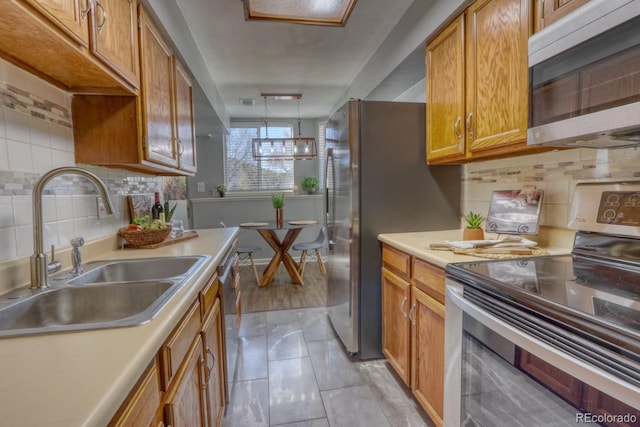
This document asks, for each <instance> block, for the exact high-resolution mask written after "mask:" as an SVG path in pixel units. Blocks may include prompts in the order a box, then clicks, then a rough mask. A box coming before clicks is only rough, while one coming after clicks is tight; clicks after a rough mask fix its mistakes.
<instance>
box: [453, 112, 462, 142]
mask: <svg viewBox="0 0 640 427" xmlns="http://www.w3.org/2000/svg"><path fill="white" fill-rule="evenodd" d="M461 121H462V117H460V116H458V119H457V120H456V122H455V124H454V125H453V131H454V132H455V133H456V137H457V138H458V139H462V133H461V132H460V122H461Z"/></svg>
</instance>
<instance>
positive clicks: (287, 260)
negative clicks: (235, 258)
mask: <svg viewBox="0 0 640 427" xmlns="http://www.w3.org/2000/svg"><path fill="white" fill-rule="evenodd" d="M316 224H317V221H311V220H297V221H296V220H292V221H283V223H282V225H280V226H279V225H278V224H277V223H276V221H261V222H245V223H242V224H240V228H244V229H247V230H256V231H257V232H258V233H260V235H261V236H262V238H263V239H264V240H265V241H266V242H267V243H268V244H269V246H271V248H272V249H273V250H274V252H275V253H274V254H273V257H272V258H271V261H270V262H269V264H268V265H267V268H265V270H264V272H263V273H262V279H261V280H260V284H259V285H258V286H260V287H262V286H267V285H268V284H269V283H271V281H272V280H273V276H274V275H275V273H276V271H277V270H278V267H279V266H280V264H281V263H282V264H283V265H284V267H285V268H286V269H287V273H289V277H290V278H291V281H292V282H293V283H294V284H296V285H304V282H303V281H302V276H301V275H300V269H299V266H298V263H297V262H296V261H295V260H294V259H293V257H292V256H291V255H290V254H289V249H290V248H291V246H292V245H293V243H294V242H295V241H296V239H297V238H298V235H299V234H300V232H301V231H302V230H303V229H304V228H305V227H310V226H312V225H316ZM282 230H286V232H287V233H286V234H285V236H284V238H283V239H282V240H280V237H279V236H278V234H277V233H276V232H277V231H282Z"/></svg>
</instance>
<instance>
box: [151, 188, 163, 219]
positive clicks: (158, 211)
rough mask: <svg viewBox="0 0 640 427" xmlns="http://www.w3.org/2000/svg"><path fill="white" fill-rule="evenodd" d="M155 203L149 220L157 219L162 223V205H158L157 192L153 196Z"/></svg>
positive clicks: (158, 195)
mask: <svg viewBox="0 0 640 427" xmlns="http://www.w3.org/2000/svg"><path fill="white" fill-rule="evenodd" d="M154 197H155V203H154V205H153V206H152V207H151V218H152V219H159V220H160V221H162V222H164V208H163V207H162V203H160V193H159V192H158V191H156V192H155V194H154Z"/></svg>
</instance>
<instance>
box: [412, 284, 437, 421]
mask: <svg viewBox="0 0 640 427" xmlns="http://www.w3.org/2000/svg"><path fill="white" fill-rule="evenodd" d="M409 316H410V319H411V363H412V366H411V390H412V392H413V395H414V396H415V397H416V399H417V400H418V402H419V403H420V405H421V406H422V407H423V408H424V410H425V411H426V412H427V414H428V415H429V417H430V418H431V419H432V420H433V422H434V423H435V424H436V425H438V426H442V418H443V413H444V412H443V411H444V390H443V389H444V305H442V304H441V303H439V302H438V301H436V300H435V299H433V298H431V297H430V296H429V295H427V294H426V293H424V292H422V291H421V290H420V289H418V288H415V287H414V288H413V289H412V290H411V311H410V314H409Z"/></svg>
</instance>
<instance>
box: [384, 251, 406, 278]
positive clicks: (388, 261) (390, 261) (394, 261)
mask: <svg viewBox="0 0 640 427" xmlns="http://www.w3.org/2000/svg"><path fill="white" fill-rule="evenodd" d="M382 263H383V264H384V266H385V267H386V268H387V269H388V270H390V271H392V272H394V273H395V274H397V275H399V276H400V277H402V278H404V279H407V280H409V277H410V276H411V256H410V255H409V254H407V253H404V252H402V251H400V250H398V249H396V248H394V247H392V246H387V245H386V244H383V245H382Z"/></svg>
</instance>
